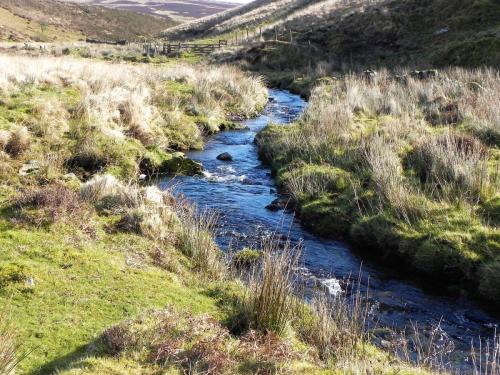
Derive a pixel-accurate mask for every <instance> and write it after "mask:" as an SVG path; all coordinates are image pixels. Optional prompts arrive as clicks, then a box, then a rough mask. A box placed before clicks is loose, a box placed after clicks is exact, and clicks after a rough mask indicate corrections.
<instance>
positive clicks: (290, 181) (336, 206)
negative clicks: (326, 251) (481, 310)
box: [258, 69, 500, 304]
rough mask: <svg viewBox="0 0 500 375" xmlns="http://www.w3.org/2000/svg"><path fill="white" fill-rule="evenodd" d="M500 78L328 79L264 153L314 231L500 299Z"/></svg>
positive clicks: (268, 132) (275, 129) (262, 138)
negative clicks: (342, 238) (499, 160)
mask: <svg viewBox="0 0 500 375" xmlns="http://www.w3.org/2000/svg"><path fill="white" fill-rule="evenodd" d="M431 75H432V76H434V72H432V74H431ZM499 87H500V78H499V76H498V72H496V71H492V70H478V71H467V70H461V69H454V70H449V71H447V72H440V74H438V76H437V77H427V78H426V77H420V78H419V77H412V76H411V75H409V74H403V73H402V74H400V75H398V76H395V75H390V74H388V73H381V74H379V75H378V76H375V77H367V78H363V77H359V76H358V77H356V76H346V77H345V78H342V79H339V80H332V79H328V80H326V82H323V83H320V84H319V85H318V86H316V87H315V88H314V90H313V92H312V96H311V100H310V103H309V106H308V108H307V110H306V113H305V114H304V116H303V117H302V118H301V120H300V121H299V122H298V123H297V124H294V125H292V126H290V127H281V126H270V127H268V128H266V129H265V130H264V131H263V132H262V133H261V134H260V135H259V136H258V143H259V146H260V150H261V155H262V157H263V158H264V159H266V160H267V161H269V162H270V163H271V165H272V167H273V169H274V171H275V173H276V174H277V177H278V180H279V183H280V184H281V186H282V188H283V190H284V192H286V193H287V194H289V195H290V197H291V198H292V202H293V204H295V206H296V210H297V212H298V214H299V215H300V217H301V218H302V220H303V222H304V223H305V225H307V226H308V227H309V228H310V229H312V230H314V231H315V232H317V233H320V234H322V235H326V236H334V237H335V236H337V237H339V236H340V237H347V238H350V239H351V240H352V241H353V242H355V243H356V244H357V245H358V247H359V248H360V249H362V250H364V251H368V252H371V253H375V254H378V256H379V257H380V256H382V257H383V258H385V259H386V260H387V261H390V262H393V263H395V264H398V263H399V262H404V263H406V264H407V265H408V266H410V267H411V268H412V269H413V270H415V271H418V272H420V273H423V274H425V275H426V277H427V278H428V279H429V280H434V281H436V280H438V281H439V283H440V285H443V286H446V287H449V288H450V289H454V290H455V291H457V290H461V289H465V290H468V291H470V293H471V294H472V295H473V296H475V297H480V298H484V299H486V300H488V301H489V302H491V303H494V304H495V303H498V301H499V300H500V295H499V294H498V291H499V290H500V289H499V285H500V284H499V282H500V279H499V278H498V271H499V269H500V268H499V267H500V242H499V241H500V237H499V235H500V233H499V231H498V217H499V212H500V208H499V206H498V202H499V195H498V194H499V190H498V189H499V180H498V158H499V152H498V145H499V133H498V131H499V121H500V117H499V113H498V106H497V105H496V104H495V103H498V101H499V97H498V92H499Z"/></svg>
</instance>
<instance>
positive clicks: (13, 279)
mask: <svg viewBox="0 0 500 375" xmlns="http://www.w3.org/2000/svg"><path fill="white" fill-rule="evenodd" d="M27 278H28V269H27V267H26V266H24V265H20V264H17V263H7V264H0V291H1V289H3V288H5V287H7V286H8V285H10V284H14V283H20V282H24V281H26V280H27Z"/></svg>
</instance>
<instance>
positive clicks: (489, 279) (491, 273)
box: [479, 260, 500, 302]
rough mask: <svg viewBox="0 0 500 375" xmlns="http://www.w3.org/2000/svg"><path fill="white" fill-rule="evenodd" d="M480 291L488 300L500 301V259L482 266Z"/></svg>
mask: <svg viewBox="0 0 500 375" xmlns="http://www.w3.org/2000/svg"><path fill="white" fill-rule="evenodd" d="M479 292H480V293H481V296H482V297H483V298H485V299H487V300H490V301H497V302H498V301H500V260H497V261H495V262H492V263H489V264H484V265H483V266H482V267H481V268H480V270H479Z"/></svg>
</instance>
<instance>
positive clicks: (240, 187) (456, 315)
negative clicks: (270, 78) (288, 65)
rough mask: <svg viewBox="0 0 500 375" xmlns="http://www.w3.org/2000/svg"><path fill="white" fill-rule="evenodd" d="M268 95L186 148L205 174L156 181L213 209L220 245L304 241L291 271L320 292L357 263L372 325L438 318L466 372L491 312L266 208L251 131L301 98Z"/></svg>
mask: <svg viewBox="0 0 500 375" xmlns="http://www.w3.org/2000/svg"><path fill="white" fill-rule="evenodd" d="M269 96H270V101H269V104H268V105H267V107H266V109H265V111H264V112H263V113H262V114H261V115H260V116H259V117H257V118H254V119H250V120H247V121H245V125H246V126H247V127H248V128H247V129H246V130H236V131H226V132H222V133H219V134H217V135H214V136H212V137H210V138H209V139H208V140H207V142H206V146H205V149H204V150H203V151H195V152H191V153H190V154H189V155H188V156H189V157H190V158H192V159H194V160H197V161H199V162H201V163H202V164H203V166H204V168H205V172H204V176H201V177H176V178H175V179H174V181H172V180H170V179H167V180H164V181H162V182H161V185H162V186H163V187H166V186H167V185H172V184H173V185H174V186H175V189H176V190H177V191H178V192H179V193H182V194H184V195H185V196H186V197H187V198H189V199H190V200H191V201H193V202H195V203H196V204H198V206H200V207H207V208H210V209H214V210H216V211H217V212H219V214H220V224H219V227H218V230H217V241H218V243H219V245H220V246H221V247H222V248H223V249H227V248H229V247H231V248H233V249H239V248H243V247H245V246H252V245H253V246H256V247H258V246H259V244H260V243H261V242H262V239H263V238H264V237H266V236H270V235H273V234H274V233H276V232H277V233H278V235H280V236H283V237H286V238H289V239H290V240H291V241H292V243H298V242H300V241H302V244H303V251H302V252H303V256H302V257H303V259H302V261H303V265H302V267H301V268H300V269H298V270H297V272H299V273H300V274H301V277H302V278H303V279H309V280H310V281H315V282H316V283H320V284H323V285H324V286H325V292H330V293H336V292H338V290H339V289H340V288H342V285H343V284H342V280H345V279H346V278H349V277H352V275H354V276H356V275H357V274H358V273H359V271H360V269H362V273H363V278H362V281H361V283H362V288H363V289H365V288H368V289H369V296H370V297H369V299H370V303H371V304H372V306H373V308H372V309H371V317H372V319H373V321H376V325H377V326H379V327H389V328H395V329H397V330H401V329H403V328H404V327H409V326H410V325H411V324H412V322H413V323H417V324H418V326H419V327H420V328H421V329H430V328H431V327H434V326H436V325H437V324H438V323H440V328H439V330H438V334H437V339H438V344H439V343H441V344H442V345H445V343H448V344H450V343H451V344H452V345H453V346H452V347H451V348H452V350H451V353H450V354H451V358H452V360H453V363H454V366H455V367H456V368H459V369H461V370H462V371H463V372H465V373H467V372H470V371H471V368H470V360H469V359H468V354H469V350H470V344H471V340H474V341H475V342H477V340H478V338H479V337H482V338H488V337H492V336H493V334H494V330H495V328H496V327H498V326H499V324H500V320H499V319H497V317H494V316H492V315H491V314H488V313H487V312H485V311H483V310H482V309H481V308H479V307H478V306H477V305H476V304H475V303H474V302H471V301H470V300H467V299H464V298H458V299H457V298H452V297H446V296H440V295H433V294H430V293H429V292H424V291H423V290H422V289H421V288H420V287H419V286H418V285H415V284H414V283H412V282H410V281H405V280H403V279H402V276H401V273H400V272H396V271H394V270H391V269H388V268H387V267H384V266H381V265H379V264H374V263H372V262H370V261H368V260H366V259H362V257H360V256H357V255H356V254H355V253H353V252H352V251H351V249H350V248H349V246H348V245H346V244H345V243H343V242H339V241H333V240H328V239H323V238H320V237H317V236H315V235H313V234H311V233H309V232H307V231H306V230H305V229H304V228H303V227H302V225H301V224H300V222H299V221H298V220H296V219H295V218H294V216H293V213H287V212H283V211H277V212H272V211H269V210H268V209H266V208H265V207H266V206H267V205H268V204H269V203H270V202H272V201H273V200H274V199H276V198H277V197H278V195H277V193H276V186H275V182H274V180H273V178H272V177H271V173H270V170H269V168H268V167H266V166H264V165H262V163H261V162H260V161H259V159H258V156H257V147H256V146H255V144H254V138H255V135H256V134H257V133H258V132H259V131H260V130H261V129H262V128H263V127H265V126H266V125H267V124H268V123H270V122H273V123H281V124H283V126H286V124H287V123H289V122H290V121H293V120H294V119H296V118H297V116H298V115H300V113H301V112H302V111H303V109H304V107H305V105H306V103H305V101H304V100H302V99H301V98H300V97H299V96H297V95H293V94H291V93H289V92H287V91H281V90H270V92H269ZM223 152H229V153H230V154H231V155H232V156H233V161H232V162H227V161H226V162H224V161H219V160H217V159H216V157H217V155H219V154H221V153H223ZM368 279H369V287H368V285H367V284H368ZM372 324H375V323H374V322H372Z"/></svg>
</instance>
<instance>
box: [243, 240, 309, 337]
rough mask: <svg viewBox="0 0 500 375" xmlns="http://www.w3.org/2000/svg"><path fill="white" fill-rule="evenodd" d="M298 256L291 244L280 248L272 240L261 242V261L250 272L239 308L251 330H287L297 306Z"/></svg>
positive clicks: (276, 242)
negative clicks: (295, 271)
mask: <svg viewBox="0 0 500 375" xmlns="http://www.w3.org/2000/svg"><path fill="white" fill-rule="evenodd" d="M299 256H300V251H299V249H298V248H296V247H292V246H291V244H290V243H285V244H284V246H280V245H279V243H278V241H275V240H268V241H266V242H264V244H263V248H262V256H261V261H260V262H259V266H258V267H255V268H254V269H253V271H252V272H251V275H250V277H249V281H248V289H247V292H246V295H245V297H244V300H243V306H242V308H243V314H244V316H245V318H246V319H247V320H248V323H249V326H250V327H252V328H256V329H259V330H262V331H271V332H275V333H277V334H282V333H283V332H284V331H285V330H286V329H287V327H288V325H289V324H290V321H291V319H292V317H293V314H294V312H293V311H294V308H295V305H296V303H297V298H296V297H295V295H294V288H295V283H294V278H295V273H294V268H295V267H296V266H297V264H298V260H299Z"/></svg>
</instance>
